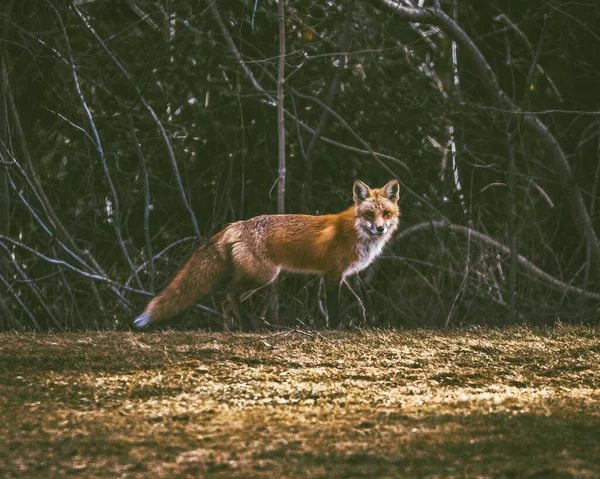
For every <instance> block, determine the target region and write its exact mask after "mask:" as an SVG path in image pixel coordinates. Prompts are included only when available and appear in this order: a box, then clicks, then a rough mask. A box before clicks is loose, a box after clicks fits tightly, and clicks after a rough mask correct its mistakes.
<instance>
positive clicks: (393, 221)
mask: <svg viewBox="0 0 600 479" xmlns="http://www.w3.org/2000/svg"><path fill="white" fill-rule="evenodd" d="M352 192H353V195H354V207H355V209H356V227H357V228H358V230H359V231H360V232H361V233H362V234H365V235H368V236H370V237H373V236H375V237H376V236H384V235H386V234H388V233H392V232H393V231H394V230H395V229H396V228H397V227H398V218H399V217H400V209H399V208H398V199H399V197H400V184H399V183H398V180H391V181H389V182H388V183H387V184H386V185H385V186H384V187H383V188H373V189H371V188H369V187H368V186H367V185H366V184H365V183H363V182H362V181H360V180H356V181H355V182H354V187H353V188H352Z"/></svg>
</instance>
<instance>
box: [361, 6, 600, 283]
mask: <svg viewBox="0 0 600 479" xmlns="http://www.w3.org/2000/svg"><path fill="white" fill-rule="evenodd" d="M371 3H374V4H376V5H378V6H379V7H380V8H381V7H383V8H385V9H386V10H389V11H392V12H394V13H396V14H397V15H398V17H399V18H401V19H402V20H407V21H412V22H423V23H428V24H432V25H437V26H439V27H442V28H444V29H445V30H446V32H447V33H448V34H449V35H450V37H451V38H453V39H454V40H456V41H457V42H458V43H459V45H460V46H461V48H462V50H463V51H464V52H465V54H466V55H468V56H470V57H471V60H472V64H473V66H474V68H475V70H476V72H477V73H478V76H479V77H480V79H481V82H482V85H483V86H484V90H485V91H486V93H487V95H488V97H489V98H491V100H492V102H494V103H496V104H499V105H501V106H502V105H505V107H506V109H507V110H508V111H509V112H510V113H512V114H523V113H522V110H521V108H520V107H518V106H517V105H515V103H514V102H513V101H512V100H511V99H510V98H509V97H508V95H507V94H506V93H505V92H504V91H503V90H502V89H501V88H500V85H499V83H498V79H497V77H496V75H495V74H494V72H493V70H492V67H491V66H490V64H489V63H488V62H487V61H486V59H485V57H484V56H483V54H482V53H481V50H479V48H477V46H476V45H475V43H474V42H473V40H472V39H471V37H470V36H469V35H468V34H467V33H466V32H465V31H464V30H463V29H462V28H461V27H460V26H459V25H458V23H456V22H455V21H454V20H453V19H452V18H450V17H449V16H448V15H446V14H445V13H444V12H443V11H442V10H440V9H435V8H412V7H405V6H402V5H400V4H398V3H396V2H395V1H393V0H371ZM522 121H523V123H524V124H525V125H526V126H527V127H529V128H530V129H531V130H532V131H533V132H534V133H535V134H536V135H537V136H538V138H540V139H541V140H542V146H543V148H544V150H545V152H546V158H548V160H549V161H550V162H551V164H552V165H553V167H554V169H555V170H556V176H557V178H558V180H559V182H560V184H561V185H562V187H563V188H564V190H565V192H566V194H567V196H568V197H569V203H570V206H571V212H572V216H573V219H574V223H575V226H576V227H577V229H578V230H579V233H580V235H581V236H582V237H583V238H584V240H585V241H586V242H587V243H588V244H589V245H590V249H591V251H592V264H593V271H594V274H595V276H596V278H600V240H599V239H598V236H597V235H596V232H595V230H594V227H593V224H592V221H591V219H590V216H589V213H588V211H587V208H586V205H585V202H584V200H583V197H582V196H581V192H580V190H579V188H578V187H577V185H576V184H575V180H574V178H573V173H572V171H571V166H570V164H569V161H568V159H567V157H566V155H565V153H564V151H563V150H562V148H561V146H560V144H559V143H558V141H557V140H556V138H555V137H554V135H553V134H552V133H551V132H550V130H549V129H548V127H547V126H546V125H545V124H544V123H542V121H541V120H540V119H539V118H538V117H537V116H536V115H534V114H531V113H524V116H523V119H522Z"/></svg>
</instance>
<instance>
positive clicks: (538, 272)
mask: <svg viewBox="0 0 600 479" xmlns="http://www.w3.org/2000/svg"><path fill="white" fill-rule="evenodd" d="M444 229H448V230H451V231H456V232H458V233H461V234H464V235H467V236H468V235H471V237H472V238H473V239H476V240H477V241H479V242H481V243H484V244H487V245H488V246H491V247H493V248H495V249H497V250H499V251H502V252H503V253H504V254H506V255H508V256H510V254H511V250H510V248H509V247H507V246H505V245H503V244H502V243H500V242H498V241H496V240H495V239H493V238H491V237H490V236H488V235H485V234H483V233H480V232H479V231H476V230H474V229H472V228H468V227H467V226H462V225H457V224H454V223H449V222H446V221H426V222H423V223H418V224H416V225H413V226H411V227H409V228H406V229H405V230H403V231H401V232H400V233H398V234H397V235H396V237H395V239H394V241H399V240H401V239H403V238H406V237H408V236H410V235H412V234H415V233H417V232H419V231H426V230H444ZM517 259H518V261H519V263H520V264H521V266H523V267H524V268H525V269H527V270H528V271H529V272H530V273H531V274H532V275H533V276H535V277H537V278H539V279H541V280H543V281H545V282H546V283H548V284H550V285H551V286H554V287H555V288H557V289H558V290H560V291H562V292H564V293H573V294H578V295H580V296H583V297H585V298H588V299H593V300H595V301H600V294H598V293H593V292H591V291H586V290H584V289H581V288H578V287H576V286H571V285H570V284H567V283H565V282H563V281H560V280H559V279H556V278H555V277H554V276H551V275H550V274H548V273H546V272H545V271H544V270H542V269H541V268H538V267H537V266H536V265H535V264H533V263H532V262H531V261H529V260H528V259H527V258H525V257H524V256H522V255H518V256H517Z"/></svg>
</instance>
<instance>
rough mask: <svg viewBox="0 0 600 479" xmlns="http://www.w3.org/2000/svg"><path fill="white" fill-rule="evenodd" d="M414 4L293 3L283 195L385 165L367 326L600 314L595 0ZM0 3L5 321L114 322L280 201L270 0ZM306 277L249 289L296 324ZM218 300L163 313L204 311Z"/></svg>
mask: <svg viewBox="0 0 600 479" xmlns="http://www.w3.org/2000/svg"><path fill="white" fill-rule="evenodd" d="M413 3H416V2H413ZM408 7H409V5H408V3H406V4H404V3H402V4H400V7H398V5H396V4H394V3H391V2H387V1H384V0H381V1H377V0H372V1H359V0H352V1H349V2H341V3H340V2H325V1H313V2H299V1H288V2H287V3H286V4H285V8H284V10H285V11H284V15H285V31H286V33H285V38H284V40H285V51H286V54H285V62H284V66H285V74H284V83H283V86H284V92H285V100H284V116H283V117H284V120H285V150H284V153H285V167H286V168H285V175H286V176H285V210H286V212H308V213H312V214H318V213H330V212H338V211H341V210H342V209H344V208H346V207H347V206H348V205H350V204H351V202H352V190H351V188H352V183H353V180H354V179H355V178H357V177H359V178H361V179H363V180H365V181H366V182H367V183H369V184H374V185H379V184H384V183H385V182H386V181H387V180H388V179H389V178H390V177H397V178H398V179H400V181H401V182H402V188H401V209H402V213H403V216H402V219H401V223H400V229H399V233H398V234H397V236H396V238H395V240H393V241H392V242H391V244H390V246H389V247H388V248H387V249H386V252H385V253H384V255H383V257H382V258H380V259H379V260H378V261H377V263H376V264H375V265H374V266H372V267H371V268H369V269H368V270H367V271H366V272H364V273H363V274H361V277H360V279H352V280H351V281H349V286H350V287H352V290H353V291H354V292H355V293H356V295H357V296H358V297H362V298H364V297H365V296H368V298H369V299H370V301H369V302H370V303H372V309H371V311H370V312H368V314H367V315H366V320H367V322H368V324H373V323H372V321H371V316H372V315H374V316H375V318H376V321H375V323H374V324H376V325H380V326H393V327H395V326H432V325H435V326H440V325H441V326H443V325H454V324H459V323H460V324H506V323H509V322H522V321H527V322H529V323H531V324H536V323H553V322H556V321H557V320H562V321H590V320H595V319H596V310H597V308H598V307H599V306H600V288H599V285H600V242H599V241H598V238H597V235H596V233H595V232H596V231H598V229H599V228H600V223H599V221H598V213H597V211H598V210H599V209H600V205H599V204H598V194H599V192H598V183H599V181H600V121H599V119H600V91H599V89H598V84H600V57H598V55H597V53H596V52H597V51H598V49H599V48H600V37H599V36H598V34H597V32H596V30H595V29H594V27H593V26H594V25H598V24H600V6H599V5H598V4H597V2H595V1H592V0H589V1H587V2H583V3H581V2H580V3H566V2H560V1H555V0H549V1H537V0H536V1H532V2H511V1H507V0H496V1H492V2H479V5H477V6H476V5H475V4H473V2H466V1H460V0H452V1H442V2H441V4H438V2H436V1H433V0H427V1H426V2H425V8H424V9H420V8H408ZM0 18H1V21H2V22H1V33H0V35H2V42H0V71H1V78H0V88H1V90H2V95H1V99H2V101H1V102H0V141H1V143H0V155H1V156H0V318H1V319H0V326H1V327H2V328H4V329H12V328H16V329H21V328H35V329H40V330H47V329H52V330H63V329H78V328H115V327H121V326H127V325H129V324H130V321H131V320H132V319H133V318H134V317H135V316H136V315H137V314H139V313H140V312H141V311H142V310H143V307H144V306H145V304H146V302H147V301H148V299H149V298H150V297H151V296H152V295H153V293H154V292H157V291H160V290H161V289H162V288H163V287H164V286H165V285H166V284H167V282H168V281H169V279H170V278H172V276H173V274H174V273H175V271H176V270H177V269H178V268H179V267H180V266H181V265H182V263H183V262H184V261H185V259H186V257H187V256H189V254H190V253H191V251H192V250H193V248H194V247H196V246H197V245H198V244H200V241H203V240H205V239H206V238H208V237H209V236H210V235H211V234H214V233H215V232H217V231H219V230H220V229H222V227H223V226H224V225H225V224H227V223H230V222H232V221H235V220H238V219H242V218H249V217H251V216H255V215H258V214H263V213H275V212H277V195H278V191H280V188H279V187H278V184H277V180H278V177H279V176H280V173H281V170H280V165H279V158H278V148H279V146H278V126H279V125H278V121H277V84H278V82H277V79H278V74H279V72H280V70H279V68H280V67H279V51H280V42H279V40H280V39H279V16H278V5H277V4H276V3H274V2H265V1H263V0H260V1H254V0H249V1H242V2H240V1H236V2H233V1H226V0H221V1H219V2H215V3H207V2H197V1H156V2H154V1H148V0H144V1H142V0H139V1H138V0H131V1H128V2H121V1H109V0H74V1H72V2H57V1H53V0H47V1H36V2H21V1H15V0H13V1H6V2H3V4H2V6H1V7H0ZM531 112H538V113H537V115H536V116H534V115H532V114H531ZM322 289H323V288H322V287H321V286H320V282H319V280H318V279H316V278H312V277H302V276H289V275H288V276H285V277H283V278H282V280H281V281H280V282H279V287H278V295H277V296H278V301H277V305H278V307H277V308H273V307H267V306H268V304H267V303H268V302H269V301H270V300H272V299H273V298H272V297H273V294H272V292H270V291H268V290H266V291H264V292H260V293H257V294H256V295H254V296H252V297H251V298H249V299H248V300H247V301H246V303H247V304H246V307H247V308H249V309H250V310H251V311H252V312H253V314H254V319H255V324H256V325H257V326H259V327H263V326H266V325H268V324H273V323H275V322H277V323H278V324H279V325H283V326H299V327H305V326H307V327H308V326H311V325H312V324H315V323H320V321H317V319H319V318H320V317H321V315H322V314H323V312H322V310H323V294H324V292H323V291H322ZM342 298H343V299H342V301H341V303H340V307H341V311H340V316H341V317H342V318H343V319H344V320H345V321H346V322H351V323H352V324H356V325H360V324H361V323H362V321H363V320H364V319H365V318H364V317H363V311H362V309H361V307H360V302H359V301H358V300H357V298H356V296H355V294H353V292H352V291H351V290H350V289H349V288H345V287H344V288H342ZM221 300H222V293H215V294H214V295H213V296H210V297H206V298H204V299H203V300H202V301H201V302H200V303H199V305H198V306H197V307H196V308H194V309H193V310H191V311H189V312H188V313H186V314H184V315H182V316H181V317H180V318H179V319H177V320H175V321H172V322H171V323H168V324H166V326H170V327H215V328H220V325H221V324H222V322H221V319H220V308H219V306H218V305H219V304H220V303H221ZM364 302H365V303H366V301H364ZM276 313H277V314H276ZM263 318H264V319H263Z"/></svg>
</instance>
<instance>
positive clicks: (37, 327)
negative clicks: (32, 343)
mask: <svg viewBox="0 0 600 479" xmlns="http://www.w3.org/2000/svg"><path fill="white" fill-rule="evenodd" d="M0 282H2V284H4V286H5V287H6V291H9V292H10V294H12V296H13V298H15V301H16V302H17V303H19V306H21V309H22V310H23V311H24V312H25V314H26V315H27V316H29V319H30V320H31V324H33V327H34V328H35V329H36V330H38V331H41V330H42V328H41V327H40V324H39V323H38V322H37V320H36V319H35V316H34V315H33V314H32V313H31V311H29V308H28V307H27V306H26V305H25V303H23V301H22V300H21V298H20V297H19V294H18V293H17V292H16V291H14V289H13V288H11V285H10V283H9V282H8V281H6V279H5V278H4V276H3V275H2V272H0Z"/></svg>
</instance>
